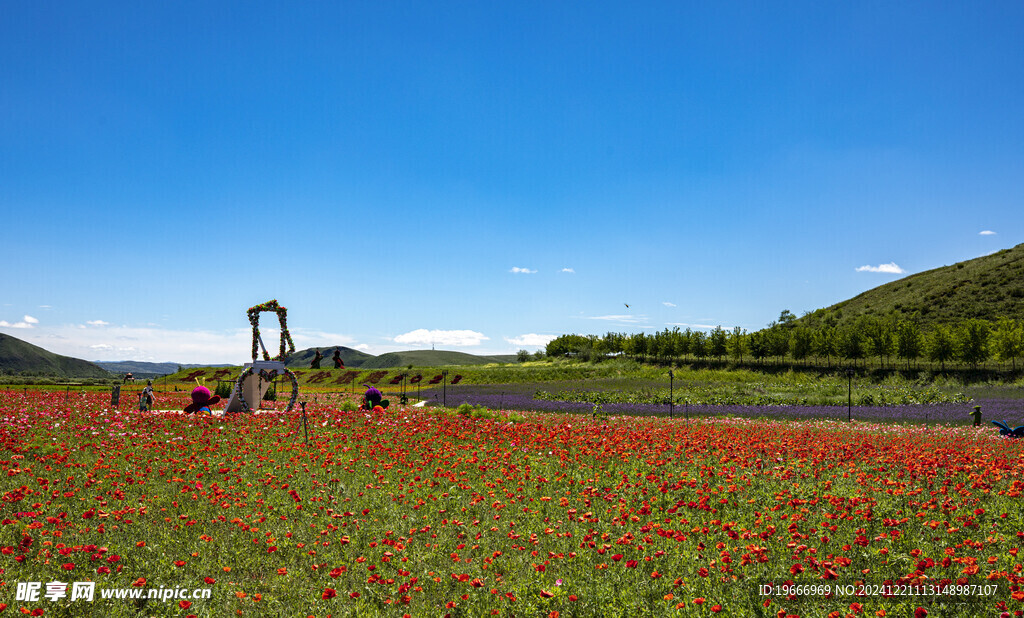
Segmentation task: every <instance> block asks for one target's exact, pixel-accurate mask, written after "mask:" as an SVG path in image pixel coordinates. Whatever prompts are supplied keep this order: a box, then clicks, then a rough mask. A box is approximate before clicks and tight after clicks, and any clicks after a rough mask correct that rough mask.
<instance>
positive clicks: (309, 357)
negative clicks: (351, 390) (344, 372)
mask: <svg viewBox="0 0 1024 618" xmlns="http://www.w3.org/2000/svg"><path fill="white" fill-rule="evenodd" d="M317 350H320V353H321V354H323V356H324V358H323V360H322V361H320V366H321V367H323V368H324V369H330V368H332V367H334V363H333V362H332V361H331V357H333V356H334V351H335V350H341V360H342V362H344V363H345V366H346V367H362V366H363V363H365V362H366V361H367V360H370V359H373V358H375V357H374V356H373V355H372V354H367V353H366V352H360V351H359V350H353V349H352V348H346V347H345V346H341V345H339V346H328V347H326V348H307V349H305V350H299V351H298V352H296V353H294V354H291V355H290V356H288V360H287V361H285V365H286V366H287V367H299V368H304V367H309V364H310V363H311V362H313V357H314V355H315V354H316V351H317Z"/></svg>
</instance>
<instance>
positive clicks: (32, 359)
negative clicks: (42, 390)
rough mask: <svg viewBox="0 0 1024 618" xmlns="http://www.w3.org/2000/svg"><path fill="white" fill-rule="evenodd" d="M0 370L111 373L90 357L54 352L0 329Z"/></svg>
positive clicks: (101, 375) (69, 374) (95, 375)
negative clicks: (84, 357) (88, 358)
mask: <svg viewBox="0 0 1024 618" xmlns="http://www.w3.org/2000/svg"><path fill="white" fill-rule="evenodd" d="M0 372H3V373H11V374H13V373H19V374H23V375H36V376H54V377H59V378H111V377H113V376H111V374H110V373H109V372H107V371H106V370H105V369H103V368H102V367H98V366H96V365H94V364H93V363H90V362H89V361H84V360H81V359H78V358H71V357H70V356H61V355H60V354H54V353H53V352H49V351H47V350H44V349H43V348H40V347H38V346H34V345H32V344H31V343H28V342H27V341H22V340H21V339H18V338H17V337H11V336H10V335H5V334H3V333H0Z"/></svg>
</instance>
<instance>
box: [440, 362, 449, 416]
mask: <svg viewBox="0 0 1024 618" xmlns="http://www.w3.org/2000/svg"><path fill="white" fill-rule="evenodd" d="M441 396H442V397H444V407H446V408H447V407H448V370H447V369H442V370H441Z"/></svg>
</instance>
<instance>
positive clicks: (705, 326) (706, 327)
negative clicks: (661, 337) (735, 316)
mask: <svg viewBox="0 0 1024 618" xmlns="http://www.w3.org/2000/svg"><path fill="white" fill-rule="evenodd" d="M666 326H684V327H686V328H700V329H704V330H714V329H716V328H718V326H719V325H716V324H689V323H687V322H667V323H666Z"/></svg>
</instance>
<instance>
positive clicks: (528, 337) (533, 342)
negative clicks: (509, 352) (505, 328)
mask: <svg viewBox="0 0 1024 618" xmlns="http://www.w3.org/2000/svg"><path fill="white" fill-rule="evenodd" d="M557 336H558V335H538V334H537V333H528V334H525V335H519V336H518V337H505V341H507V342H509V343H511V344H512V345H515V346H521V347H529V348H542V347H544V346H546V345H547V344H548V342H549V341H551V340H552V339H555V338H556V337H557Z"/></svg>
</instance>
